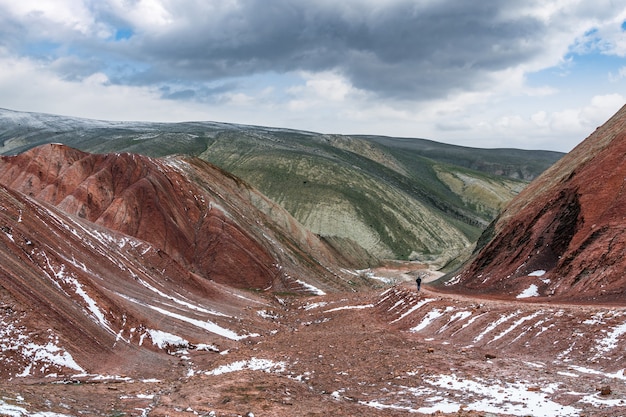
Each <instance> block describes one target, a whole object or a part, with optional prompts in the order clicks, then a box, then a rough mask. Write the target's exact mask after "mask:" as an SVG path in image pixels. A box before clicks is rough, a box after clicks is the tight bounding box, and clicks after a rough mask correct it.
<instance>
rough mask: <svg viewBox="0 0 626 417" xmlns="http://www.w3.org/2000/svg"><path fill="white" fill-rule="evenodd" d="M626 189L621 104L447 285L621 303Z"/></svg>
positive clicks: (513, 208)
mask: <svg viewBox="0 0 626 417" xmlns="http://www.w3.org/2000/svg"><path fill="white" fill-rule="evenodd" d="M625 186H626V107H624V108H622V109H621V110H620V111H619V112H618V113H617V114H615V116H613V117H612V118H611V119H610V120H609V121H607V122H606V123H605V124H604V125H603V126H601V127H599V128H598V129H597V130H596V131H595V132H594V133H593V134H592V135H590V136H589V137H588V138H587V139H586V140H585V141H583V142H582V143H581V144H580V145H579V146H578V147H576V148H575V149H574V150H573V151H572V152H571V153H569V154H568V155H566V156H565V157H564V158H563V159H561V160H560V161H559V162H557V163H556V164H555V165H554V166H553V167H552V168H550V169H549V170H547V171H546V172H545V173H544V174H543V175H541V176H540V177H539V178H537V179H536V180H535V181H533V182H532V183H531V184H530V185H529V186H528V187H527V188H526V189H525V190H524V191H523V192H522V193H520V194H519V195H518V196H517V197H516V198H515V199H514V200H513V201H512V202H511V203H510V204H509V206H508V207H507V208H506V209H505V210H504V212H503V213H502V215H501V216H500V217H499V218H498V219H497V220H496V221H495V222H494V223H493V224H492V225H491V226H490V229H489V230H488V231H487V235H484V236H483V239H485V236H491V237H492V238H491V239H490V240H488V242H487V243H486V245H485V246H484V247H482V249H481V250H480V251H479V252H478V253H477V254H476V255H475V257H474V258H473V260H472V261H471V262H470V263H468V264H467V265H466V266H465V267H464V268H463V269H462V270H461V271H460V272H459V273H458V274H456V275H455V276H454V277H453V278H452V279H451V280H449V281H448V283H447V284H448V286H449V287H453V288H457V289H459V288H462V289H464V290H467V291H471V292H474V293H483V294H490V295H494V296H502V297H521V298H525V297H553V298H554V299H562V300H578V301H591V302H615V303H621V304H623V303H624V302H625V300H626V299H625V298H624V293H625V291H626V234H625V233H624V232H625V231H626V193H625V192H624V191H625Z"/></svg>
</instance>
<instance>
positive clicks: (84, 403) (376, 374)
mask: <svg viewBox="0 0 626 417" xmlns="http://www.w3.org/2000/svg"><path fill="white" fill-rule="evenodd" d="M272 303H273V305H272V306H271V307H270V306H251V307H252V310H254V311H256V312H258V317H263V318H264V320H265V322H266V323H267V328H266V331H262V332H259V333H260V334H259V336H257V337H253V338H249V339H245V340H244V341H242V342H240V343H239V344H238V346H237V347H234V348H232V349H231V350H230V351H228V352H222V353H223V354H221V355H220V354H217V353H216V352H199V351H189V350H179V351H172V358H178V359H179V361H180V362H179V364H180V366H178V367H174V368H172V369H171V370H170V371H169V372H168V373H164V374H162V376H161V377H160V378H158V380H152V381H145V380H141V379H126V380H119V379H118V380H111V379H97V378H95V377H89V378H77V379H76V382H78V381H81V382H87V383H80V384H78V383H77V384H71V385H58V384H51V383H49V384H45V385H42V384H36V383H34V382H35V381H32V382H29V381H28V380H24V379H18V380H16V381H14V382H13V383H12V384H5V385H0V393H2V395H3V398H5V401H6V404H7V405H6V406H7V407H8V406H9V405H8V404H11V405H12V406H14V407H21V409H22V410H24V411H26V412H25V413H24V414H25V415H29V413H34V412H35V411H53V412H58V413H62V414H63V415H66V414H70V415H72V414H81V415H82V414H87V415H102V414H114V413H117V414H120V413H124V414H126V415H129V416H141V415H150V416H176V417H192V416H195V415H215V416H237V415H239V416H241V415H246V414H248V413H252V414H254V415H258V416H262V415H271V416H276V417H288V416H289V417H291V416H327V415H333V416H340V417H342V416H345V417H347V416H361V415H367V416H380V417H382V416H406V415H416V416H425V415H449V416H456V417H470V416H471V417H478V416H491V417H494V416H529V415H535V416H544V415H546V416H547V415H550V416H560V417H579V416H583V415H585V416H590V417H595V416H605V417H607V416H615V417H617V416H623V415H624V413H626V403H625V401H624V398H625V396H626V377H625V376H624V371H625V368H624V366H625V365H624V352H623V349H622V348H621V346H622V345H623V343H624V340H625V337H626V311H624V309H623V308H609V309H607V308H602V307H598V306H595V307H583V308H581V307H580V306H576V305H555V304H550V305H540V304H533V303H523V302H500V301H490V300H476V299H472V298H467V297H463V296H456V295H446V294H441V293H436V292H433V291H432V290H431V289H429V288H428V286H426V288H425V289H424V290H423V292H422V293H421V294H417V293H416V292H415V290H414V289H413V288H410V289H409V288H408V287H405V286H403V285H399V286H394V287H392V288H387V289H380V290H375V291H366V292H360V293H339V294H328V295H325V296H316V297H307V298H302V297H292V296H282V297H280V298H277V299H275V300H273V301H272ZM64 405H65V406H64ZM0 410H2V404H1V403H0ZM248 415H251V414H248Z"/></svg>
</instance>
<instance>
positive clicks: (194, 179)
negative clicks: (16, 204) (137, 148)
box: [0, 144, 340, 290]
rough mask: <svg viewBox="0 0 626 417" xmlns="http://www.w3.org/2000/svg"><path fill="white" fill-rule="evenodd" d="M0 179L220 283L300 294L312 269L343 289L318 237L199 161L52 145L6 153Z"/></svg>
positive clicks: (254, 192) (216, 169) (327, 283)
mask: <svg viewBox="0 0 626 417" xmlns="http://www.w3.org/2000/svg"><path fill="white" fill-rule="evenodd" d="M0 183H1V184H5V185H6V186H7V187H9V188H12V189H15V190H17V191H20V192H22V193H24V194H26V195H29V196H32V197H35V198H36V199H38V200H40V201H45V202H48V203H51V204H53V205H55V206H57V207H58V208H60V209H61V210H63V211H64V212H66V213H69V214H74V215H77V216H79V217H82V218H85V219H87V220H89V221H92V222H95V223H97V224H99V225H101V226H104V227H107V228H109V229H112V230H116V231H119V232H122V233H125V234H128V235H130V236H134V237H137V238H139V239H142V240H145V241H146V242H150V243H151V244H153V245H155V246H156V247H157V248H159V249H161V250H163V251H164V252H166V253H167V254H168V255H170V256H171V257H172V258H173V259H175V260H176V261H178V262H180V263H182V264H183V265H184V266H186V267H188V268H189V269H191V270H192V271H193V272H195V273H198V274H199V275H201V276H203V277H206V278H209V279H212V280H215V281H217V282H221V283H225V284H228V285H232V286H235V287H240V288H258V289H269V288H273V289H279V290H280V289H285V288H292V289H297V288H298V287H299V285H297V284H294V283H295V282H296V279H299V278H301V277H303V276H310V275H312V274H311V270H310V268H312V269H313V270H314V271H315V272H316V275H321V276H322V277H327V278H328V279H326V282H325V283H323V284H319V283H318V284H319V285H322V286H326V287H328V288H333V287H334V288H337V285H340V284H337V283H334V282H333V279H334V277H335V275H334V274H333V273H331V272H330V271H328V269H327V267H323V266H322V265H320V264H319V262H320V261H319V260H321V261H322V262H325V263H326V264H330V265H332V263H333V262H334V258H333V255H332V254H331V253H329V252H328V249H327V248H326V246H324V245H323V244H322V243H321V242H320V241H319V240H318V239H317V238H316V237H315V236H314V235H312V234H310V233H308V232H306V231H305V230H304V229H302V228H301V227H300V226H299V225H298V224H297V223H296V222H295V221H294V220H293V219H292V218H291V216H289V215H288V214H287V213H286V212H285V211H284V210H281V209H280V208H279V207H278V206H276V205H274V204H273V203H271V202H270V201H269V200H267V199H265V198H264V197H262V196H261V195H260V194H258V193H257V192H256V191H254V190H252V189H251V188H249V187H248V186H247V185H246V184H244V183H242V182H241V181H240V180H238V179H237V178H234V177H232V176H230V175H228V174H227V173H225V172H223V171H221V170H219V169H218V168H216V167H214V166H212V165H210V164H208V163H205V162H203V161H200V160H197V159H189V160H184V159H182V158H175V157H172V158H166V159H152V158H148V157H144V156H139V155H134V154H126V153H124V154H108V155H94V154H88V153H84V152H81V151H78V150H76V149H72V148H69V147H67V146H64V145H58V144H52V145H43V146H41V147H38V148H34V149H32V150H30V151H28V152H25V153H23V154H20V155H17V156H13V157H2V159H1V160H0ZM253 203H254V204H255V205H256V206H255V205H253ZM259 208H261V209H264V210H266V211H268V212H270V211H271V214H272V218H271V219H270V218H269V217H268V216H267V215H265V214H264V213H263V212H262V211H261V210H259ZM275 222H278V225H273V224H274V223H275ZM278 242H280V243H278ZM279 265H281V266H280V267H279ZM302 265H306V267H304V268H303V267H302ZM294 285H295V286H294ZM316 285H317V284H316ZM300 287H301V286H300Z"/></svg>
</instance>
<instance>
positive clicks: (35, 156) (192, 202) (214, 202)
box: [0, 145, 348, 378]
mask: <svg viewBox="0 0 626 417" xmlns="http://www.w3.org/2000/svg"><path fill="white" fill-rule="evenodd" d="M0 184H4V185H0V346H1V347H2V349H1V350H0V361H1V362H2V364H3V366H2V367H1V369H0V378H6V377H8V378H12V377H15V376H42V375H47V376H50V375H55V374H56V375H75V374H81V373H89V374H94V373H100V374H109V375H110V374H115V373H124V374H129V375H130V374H136V375H141V377H142V378H145V377H150V375H159V374H161V375H162V374H163V373H164V372H167V370H168V369H171V367H172V361H173V360H174V359H172V358H173V357H172V356H169V355H165V354H164V353H165V351H170V350H176V349H178V348H179V347H184V348H187V349H191V348H194V347H200V348H201V349H205V348H208V349H210V350H216V351H217V350H221V349H227V348H231V347H234V346H237V345H238V344H239V341H241V340H246V339H248V338H249V337H252V336H253V335H254V334H256V333H259V332H263V331H266V330H267V329H268V326H271V322H270V321H268V319H267V318H266V317H262V316H260V315H259V314H257V313H256V312H252V311H251V310H249V308H250V307H254V308H257V309H258V308H268V307H269V304H268V302H267V301H266V299H264V298H263V296H262V293H258V292H250V291H249V289H261V290H275V291H277V290H279V291H285V290H287V291H292V292H302V293H311V292H313V293H320V294H321V293H323V292H324V291H333V290H336V289H339V288H342V287H343V286H347V285H348V284H347V282H346V281H345V280H343V279H341V277H340V275H339V274H340V273H341V270H340V268H339V267H338V266H337V264H336V262H335V259H334V258H333V254H332V253H331V252H329V251H328V250H327V249H326V247H325V246H324V244H323V243H322V242H320V241H319V240H318V239H317V238H316V237H315V236H314V235H311V234H309V233H308V232H307V231H305V230H304V229H302V228H301V227H300V226H299V225H298V223H297V222H295V221H294V220H293V219H292V218H291V217H290V216H289V215H288V214H287V213H286V212H285V211H284V210H281V209H280V208H279V207H277V206H276V205H274V204H273V203H271V202H270V201H269V200H267V199H265V198H264V197H263V196H261V195H260V194H258V193H257V192H256V191H255V190H253V189H251V188H249V187H248V186H247V185H246V184H244V183H242V182H241V181H239V180H238V179H237V178H234V177H232V176H230V175H228V174H226V173H224V172H222V171H220V170H219V169H217V168H215V167H214V166H212V165H209V164H207V163H204V162H202V161H199V160H196V159H188V160H185V159H182V158H167V159H162V160H156V159H150V158H146V157H140V156H137V155H131V154H119V155H91V154H87V153H83V152H80V151H77V150H75V149H71V148H68V147H65V146H63V145H44V146H42V147H40V148H36V149H33V150H31V151H29V152H27V153H24V154H22V155H19V156H15V157H5V158H2V160H1V161H0ZM269 212H271V214H272V217H271V218H270V216H269V215H267V214H266V213H269ZM335 271H336V272H335ZM237 288H246V289H247V290H238V289H237Z"/></svg>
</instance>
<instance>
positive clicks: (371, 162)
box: [0, 110, 563, 268]
mask: <svg viewBox="0 0 626 417" xmlns="http://www.w3.org/2000/svg"><path fill="white" fill-rule="evenodd" d="M55 142H58V143H63V144H65V145H67V146H70V147H73V148H76V149H80V150H82V151H85V152H91V153H117V152H130V153H137V154H142V155H146V156H151V157H162V156H167V155H175V154H183V155H188V156H196V157H198V158H200V159H203V160H205V161H208V162H211V163H213V164H214V165H216V166H218V167H220V168H222V169H224V170H226V171H227V172H229V173H231V174H233V175H236V176H237V177H239V178H241V179H243V180H244V181H246V182H247V183H249V184H250V185H251V186H252V187H254V188H256V189H258V190H259V191H260V192H261V193H262V194H263V195H265V196H266V197H268V198H270V199H271V200H272V201H274V202H276V203H278V204H279V205H280V206H282V207H283V208H285V209H286V210H287V211H288V212H289V213H290V214H291V215H292V216H293V217H294V218H295V219H296V220H298V222H299V223H300V224H302V225H303V226H304V227H305V228H307V229H308V230H309V231H311V232H313V233H315V234H317V235H319V236H321V237H322V238H324V239H325V240H326V241H327V243H329V244H331V245H333V246H334V247H335V249H336V250H337V251H338V252H341V253H351V252H353V251H354V250H355V248H358V251H359V252H363V251H364V252H367V254H368V256H366V257H365V258H364V261H363V262H362V266H363V267H365V266H368V265H371V264H372V262H371V259H372V258H374V259H378V260H381V259H403V260H415V261H421V262H423V263H429V264H432V265H433V267H434V268H441V267H444V266H446V265H448V264H449V268H451V267H452V266H454V265H458V259H459V257H461V258H463V257H466V256H467V255H468V253H469V252H470V251H471V248H472V247H473V244H474V242H475V241H476V239H477V238H478V237H479V236H480V234H481V232H482V231H483V230H484V228H485V227H486V226H487V225H488V224H489V223H490V222H491V220H493V218H494V217H495V216H496V215H497V214H498V213H499V211H500V210H501V209H502V208H503V207H504V205H505V204H506V203H507V202H508V201H509V200H510V199H511V198H513V197H514V196H515V195H516V194H517V193H519V192H520V191H521V190H522V188H523V187H524V186H525V185H526V184H527V183H528V181H530V180H532V179H534V178H535V177H536V176H537V175H539V174H540V173H541V172H543V170H545V169H546V168H548V167H549V166H551V165H552V164H553V163H554V162H555V161H557V160H558V159H560V158H561V157H562V156H563V154H561V153H558V152H549V151H524V150H515V149H490V150H489V149H474V148H465V147H459V146H453V145H446V144H441V143H437V142H433V141H429V140H424V139H407V138H390V137H379V136H348V135H325V134H319V133H314V132H303V131H295V130H289V129H278V128H267V127H259V126H243V125H234V124H226V123H215V122H189V123H140V122H136V123H133V122H108V121H93V120H86V119H77V118H70V117H61V116H54V115H47V114H39V113H24V112H14V111H10V110H0V144H1V146H0V153H2V154H5V155H14V154H17V153H20V152H23V151H25V150H28V149H30V148H33V147H35V146H38V145H41V144H44V143H55Z"/></svg>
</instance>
